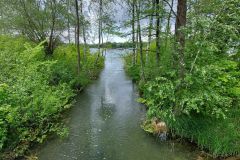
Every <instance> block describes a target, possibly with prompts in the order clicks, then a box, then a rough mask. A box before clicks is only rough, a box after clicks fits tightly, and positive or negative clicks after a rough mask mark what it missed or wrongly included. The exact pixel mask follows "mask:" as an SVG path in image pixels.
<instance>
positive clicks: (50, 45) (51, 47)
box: [46, 0, 56, 55]
mask: <svg viewBox="0 0 240 160" xmlns="http://www.w3.org/2000/svg"><path fill="white" fill-rule="evenodd" d="M55 7H56V0H52V1H51V10H52V26H51V32H50V36H49V42H48V48H47V50H46V51H47V52H46V53H47V54H48V55H52V54H53V51H54V40H53V39H54V37H53V34H54V28H55V20H56V8H55Z"/></svg>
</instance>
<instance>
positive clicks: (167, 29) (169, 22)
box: [165, 0, 174, 47]
mask: <svg viewBox="0 0 240 160" xmlns="http://www.w3.org/2000/svg"><path fill="white" fill-rule="evenodd" d="M173 2H174V0H172V1H171V8H173ZM171 17H172V10H171V9H170V10H169V14H168V18H167V26H166V39H165V42H166V43H165V47H167V45H168V36H169V34H170V30H171Z"/></svg>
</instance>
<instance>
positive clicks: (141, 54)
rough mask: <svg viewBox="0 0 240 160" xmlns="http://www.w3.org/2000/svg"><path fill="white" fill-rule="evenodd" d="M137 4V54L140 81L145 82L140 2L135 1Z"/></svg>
mask: <svg viewBox="0 0 240 160" xmlns="http://www.w3.org/2000/svg"><path fill="white" fill-rule="evenodd" d="M137 1H138V3H137V5H136V7H137V9H136V11H137V32H138V37H139V52H140V62H141V79H142V80H143V81H145V73H144V60H143V44H142V35H141V25H140V9H141V8H140V6H141V4H140V0H137Z"/></svg>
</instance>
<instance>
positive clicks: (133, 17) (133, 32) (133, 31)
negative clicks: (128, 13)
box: [131, 0, 136, 65]
mask: <svg viewBox="0 0 240 160" xmlns="http://www.w3.org/2000/svg"><path fill="white" fill-rule="evenodd" d="M135 3H136V2H135V0H133V2H132V3H131V7H132V44H133V55H132V64H133V65H135V64H136V42H135Z"/></svg>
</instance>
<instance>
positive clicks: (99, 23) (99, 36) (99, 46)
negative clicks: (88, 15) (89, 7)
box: [95, 0, 102, 65]
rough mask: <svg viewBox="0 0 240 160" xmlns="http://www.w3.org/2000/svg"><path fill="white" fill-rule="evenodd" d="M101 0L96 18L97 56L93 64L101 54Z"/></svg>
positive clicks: (100, 0)
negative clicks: (97, 17) (97, 18)
mask: <svg viewBox="0 0 240 160" xmlns="http://www.w3.org/2000/svg"><path fill="white" fill-rule="evenodd" d="M101 36H102V0H99V20H98V56H97V59H96V61H95V65H96V64H97V62H98V59H99V57H100V54H101V41H102V38H101Z"/></svg>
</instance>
